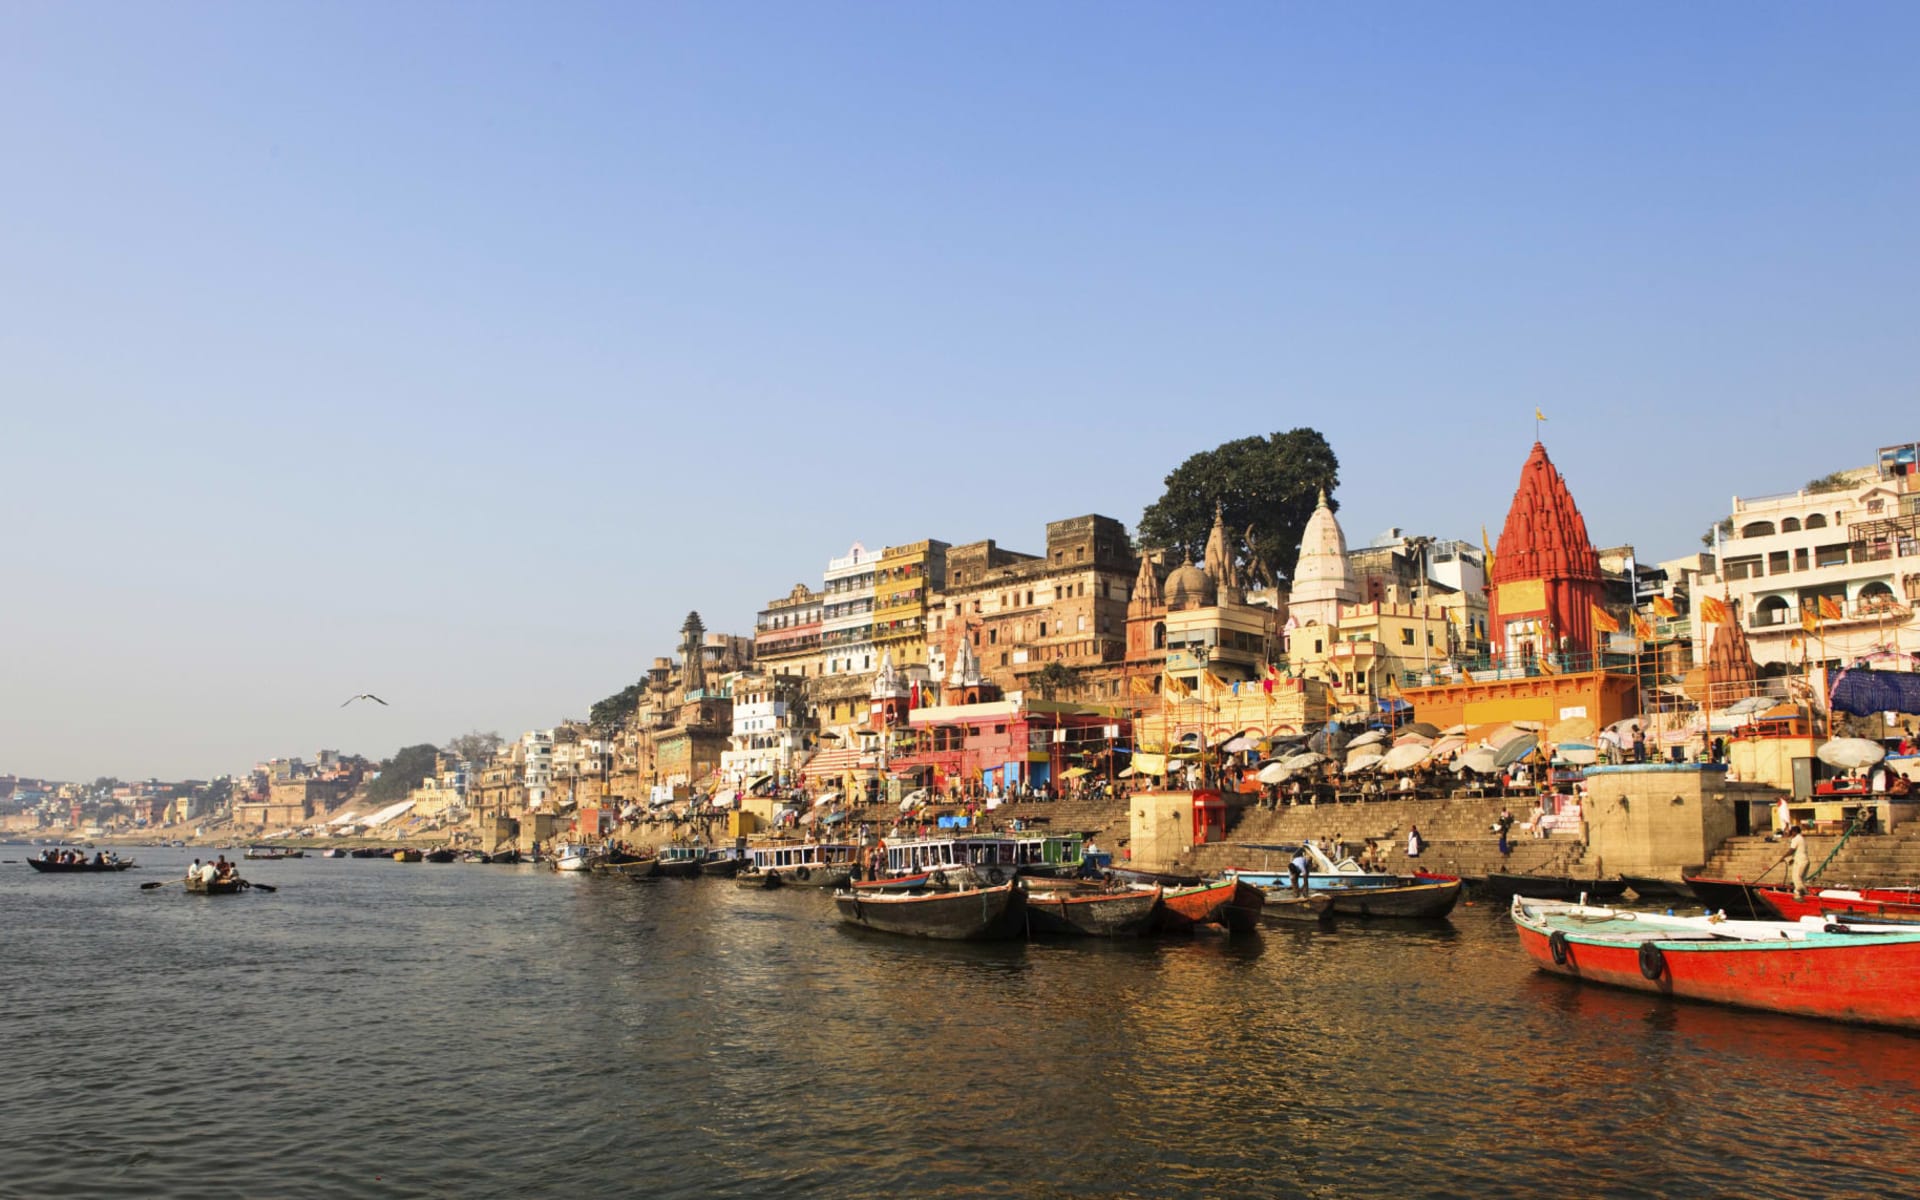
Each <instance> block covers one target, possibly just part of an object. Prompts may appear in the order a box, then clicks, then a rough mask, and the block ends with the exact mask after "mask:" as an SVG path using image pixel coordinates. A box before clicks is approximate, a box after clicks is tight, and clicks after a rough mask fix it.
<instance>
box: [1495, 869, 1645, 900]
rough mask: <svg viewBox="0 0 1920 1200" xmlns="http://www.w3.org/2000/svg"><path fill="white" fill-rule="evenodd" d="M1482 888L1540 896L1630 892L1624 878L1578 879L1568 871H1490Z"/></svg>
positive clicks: (1602, 897) (1593, 897)
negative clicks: (1560, 872) (1567, 873)
mask: <svg viewBox="0 0 1920 1200" xmlns="http://www.w3.org/2000/svg"><path fill="white" fill-rule="evenodd" d="M1482 889H1483V890H1484V891H1485V892H1486V894H1487V895H1489V896H1502V897H1511V896H1533V897H1535V898H1537V899H1541V900H1578V899H1579V898H1580V897H1582V896H1585V897H1587V898H1588V899H1589V900H1617V899H1619V898H1620V897H1621V896H1624V895H1626V894H1627V885H1626V881H1625V880H1620V879H1575V878H1573V877H1571V876H1567V875H1500V874H1493V875H1488V876H1487V878H1486V882H1485V883H1484V884H1483V885H1482Z"/></svg>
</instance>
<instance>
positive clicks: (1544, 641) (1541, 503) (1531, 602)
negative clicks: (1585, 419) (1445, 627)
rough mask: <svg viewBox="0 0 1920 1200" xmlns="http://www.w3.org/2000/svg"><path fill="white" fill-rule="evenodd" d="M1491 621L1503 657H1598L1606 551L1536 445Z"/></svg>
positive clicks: (1505, 540) (1499, 555) (1507, 537)
mask: <svg viewBox="0 0 1920 1200" xmlns="http://www.w3.org/2000/svg"><path fill="white" fill-rule="evenodd" d="M1493 559H1494V561H1493V570H1492V572H1491V575H1492V582H1491V584H1490V587H1489V590H1490V592H1491V593H1492V594H1491V596H1490V598H1489V600H1488V604H1487V609H1488V612H1487V620H1488V625H1489V632H1490V634H1491V637H1492V641H1493V650H1494V653H1495V654H1506V655H1521V656H1527V655H1535V654H1549V653H1562V654H1568V655H1573V656H1576V657H1577V656H1586V655H1591V654H1593V653H1594V652H1595V651H1596V650H1598V649H1599V647H1598V646H1597V645H1596V644H1595V640H1596V639H1595V638H1594V634H1593V615H1592V614H1593V606H1594V605H1597V604H1599V603H1600V599H1601V595H1602V590H1601V577H1600V556H1599V555H1597V554H1595V553H1594V550H1593V543H1592V542H1591V541H1589V540H1588V539H1587V522H1586V520H1585V519H1584V518H1582V517H1581V515H1580V509H1579V507H1578V506H1576V505H1575V504H1574V502H1573V495H1572V493H1571V492H1569V491H1568V490H1567V481H1566V480H1565V479H1563V478H1561V475H1560V472H1559V471H1557V470H1555V469H1554V466H1553V461H1552V460H1551V459H1549V458H1548V457H1547V448H1546V447H1545V446H1543V445H1541V444H1540V443H1539V442H1535V443H1534V444H1533V453H1532V454H1530V455H1528V456H1527V462H1526V465H1525V466H1523V467H1521V468H1520V486H1519V487H1518V488H1517V489H1515V491H1514V493H1513V506H1512V507H1511V508H1509V509H1508V510H1507V523H1506V525H1505V526H1503V527H1502V528H1501V530H1500V541H1499V544H1498V545H1497V546H1496V547H1495V548H1494V553H1493Z"/></svg>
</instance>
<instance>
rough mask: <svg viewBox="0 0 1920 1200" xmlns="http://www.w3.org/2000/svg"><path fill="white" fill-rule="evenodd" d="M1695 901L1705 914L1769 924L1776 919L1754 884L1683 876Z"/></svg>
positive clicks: (1776, 914) (1734, 880)
mask: <svg viewBox="0 0 1920 1200" xmlns="http://www.w3.org/2000/svg"><path fill="white" fill-rule="evenodd" d="M1681 878H1683V879H1685V880H1686V882H1687V887H1688V888H1689V889H1691V890H1692V892H1693V895H1694V899H1696V900H1698V901H1700V903H1701V904H1703V905H1705V906H1706V909H1707V911H1708V912H1721V913H1725V914H1726V915H1727V916H1729V917H1736V918H1739V919H1741V920H1746V921H1771V920H1774V919H1776V918H1777V917H1779V915H1780V914H1779V913H1777V912H1775V911H1774V910H1773V906H1772V905H1771V904H1768V903H1767V901H1766V898H1765V897H1764V896H1762V895H1761V894H1760V889H1759V887H1758V886H1757V885H1755V884H1751V883H1748V882H1746V881H1745V880H1743V879H1712V878H1709V877H1707V876H1705V875H1683V876H1682V877H1681Z"/></svg>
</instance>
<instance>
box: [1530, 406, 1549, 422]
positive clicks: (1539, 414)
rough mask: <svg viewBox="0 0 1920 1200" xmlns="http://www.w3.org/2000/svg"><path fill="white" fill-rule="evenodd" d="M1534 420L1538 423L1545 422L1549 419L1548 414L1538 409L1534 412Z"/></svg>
mask: <svg viewBox="0 0 1920 1200" xmlns="http://www.w3.org/2000/svg"><path fill="white" fill-rule="evenodd" d="M1533 419H1534V420H1536V421H1544V420H1546V419H1547V414H1545V413H1543V412H1541V411H1540V410H1539V409H1537V408H1536V409H1534V410H1533Z"/></svg>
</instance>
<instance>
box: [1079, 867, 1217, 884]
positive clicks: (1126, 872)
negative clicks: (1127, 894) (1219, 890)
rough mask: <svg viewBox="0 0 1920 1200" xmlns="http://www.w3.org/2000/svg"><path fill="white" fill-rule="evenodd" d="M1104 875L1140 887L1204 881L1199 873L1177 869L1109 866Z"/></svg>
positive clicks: (1115, 880)
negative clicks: (1194, 873) (1190, 873)
mask: <svg viewBox="0 0 1920 1200" xmlns="http://www.w3.org/2000/svg"><path fill="white" fill-rule="evenodd" d="M1101 874H1102V876H1103V877H1107V878H1111V879H1112V880H1113V881H1114V882H1115V883H1125V884H1131V885H1132V886H1134V887H1140V886H1142V885H1143V884H1144V885H1145V886H1148V887H1156V886H1157V887H1169V888H1179V887H1198V886H1199V885H1200V883H1201V882H1202V880H1201V878H1200V877H1199V876H1198V875H1188V874H1183V873H1180V872H1177V871H1143V870H1140V869H1139V868H1137V867H1109V868H1107V869H1106V870H1105V871H1103V872H1101Z"/></svg>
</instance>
